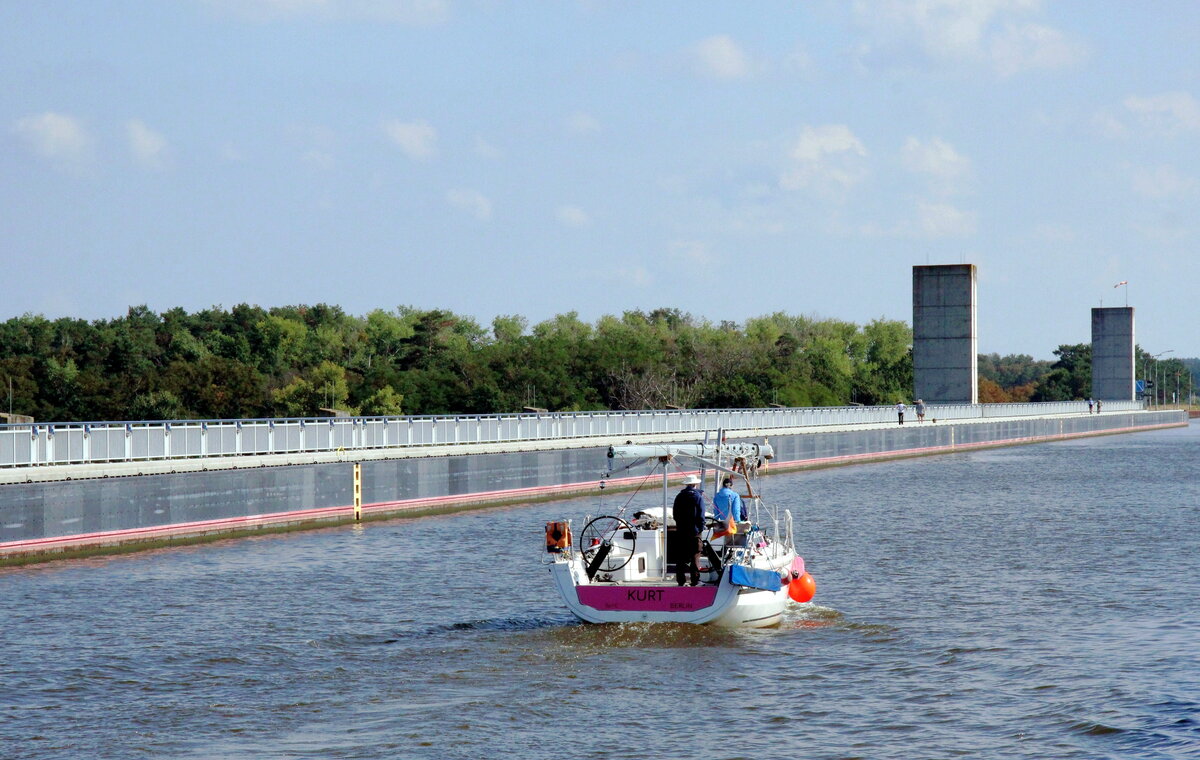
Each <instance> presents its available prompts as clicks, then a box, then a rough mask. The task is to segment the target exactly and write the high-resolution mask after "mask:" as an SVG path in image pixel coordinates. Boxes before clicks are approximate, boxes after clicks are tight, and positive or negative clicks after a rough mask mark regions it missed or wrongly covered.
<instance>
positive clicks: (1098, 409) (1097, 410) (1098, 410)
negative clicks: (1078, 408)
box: [1096, 399, 1100, 414]
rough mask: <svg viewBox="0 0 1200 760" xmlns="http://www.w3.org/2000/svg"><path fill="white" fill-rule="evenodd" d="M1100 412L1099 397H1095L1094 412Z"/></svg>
mask: <svg viewBox="0 0 1200 760" xmlns="http://www.w3.org/2000/svg"><path fill="white" fill-rule="evenodd" d="M1099 413H1100V399H1096V414H1099Z"/></svg>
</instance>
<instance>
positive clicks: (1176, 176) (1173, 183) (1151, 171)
mask: <svg viewBox="0 0 1200 760" xmlns="http://www.w3.org/2000/svg"><path fill="white" fill-rule="evenodd" d="M1132 181H1133V191H1134V192H1135V193H1137V194H1138V195H1141V196H1144V197H1146V198H1170V197H1172V196H1176V195H1182V194H1183V193H1186V192H1187V191H1188V190H1191V189H1192V188H1193V187H1195V185H1196V182H1195V180H1193V179H1192V178H1191V177H1185V176H1183V175H1182V174H1180V173H1179V172H1178V171H1177V170H1176V169H1175V167H1173V166H1154V167H1144V166H1143V167H1138V168H1135V169H1134V170H1133V177H1132Z"/></svg>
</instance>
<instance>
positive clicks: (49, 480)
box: [0, 411, 1187, 561]
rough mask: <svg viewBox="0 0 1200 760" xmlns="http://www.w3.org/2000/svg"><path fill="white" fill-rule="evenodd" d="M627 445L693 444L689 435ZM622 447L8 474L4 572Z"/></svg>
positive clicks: (539, 472)
mask: <svg viewBox="0 0 1200 760" xmlns="http://www.w3.org/2000/svg"><path fill="white" fill-rule="evenodd" d="M1186 424H1187V416H1186V414H1185V413H1184V412H1182V411H1156V412H1151V411H1119V412H1105V413H1104V414H1097V415H1091V414H1059V415H1048V416H1042V417H1030V416H1026V417H1014V418H999V419H996V418H992V419H986V418H985V419H979V420H972V421H954V422H946V421H939V422H936V423H934V422H931V421H927V422H926V423H925V424H923V425H918V424H915V421H910V422H909V424H906V425H904V426H903V427H901V426H899V425H896V424H894V423H892V424H869V425H827V426H822V427H813V428H790V429H745V430H737V431H732V430H731V431H729V437H730V438H731V439H761V438H763V437H767V438H769V440H770V442H771V443H772V444H773V445H774V447H775V460H774V461H773V462H772V463H771V469H772V470H775V471H778V470H788V469H796V468H802V467H819V466H828V465H836V464H847V463H854V462H865V461H872V460H880V459H888V458H894V457H905V456H920V455H926V454H935V453H944V452H953V451H962V450H969V449H972V448H978V447H986V446H1002V445H1014V444H1020V443H1034V442H1044V441H1054V440H1062V439H1067V438H1073V437H1079V436H1091V435H1104V434H1112V433H1125V432H1136V431H1141V430H1152V429H1156V428H1162V427H1174V426H1180V425H1186ZM632 437H633V438H636V439H637V441H638V442H651V441H667V440H697V436H696V435H695V434H694V433H676V434H644V435H638V436H632ZM630 438H631V437H630V436H621V437H620V438H618V437H616V436H607V437H593V438H582V439H581V438H575V439H564V440H543V441H522V442H508V443H502V444H497V443H490V444H478V443H476V444H466V445H441V446H426V447H421V448H410V449H405V450H401V451H398V450H393V449H379V450H372V451H355V452H346V451H342V452H338V453H337V454H336V457H337V461H328V460H329V456H328V455H326V456H317V455H313V454H293V455H273V456H270V457H258V458H256V459H254V460H252V461H251V460H249V459H248V458H246V457H242V458H230V459H236V461H229V462H223V461H220V460H212V459H207V460H197V459H182V460H168V461H161V462H132V463H110V464H88V465H78V464H77V465H58V466H48V467H39V468H31V469H25V470H22V471H20V472H18V473H15V474H16V475H19V476H20V477H15V476H14V473H13V472H12V471H9V472H8V475H9V477H8V478H7V482H5V483H4V484H2V485H0V561H5V560H7V561H14V560H17V559H29V558H45V559H51V558H53V557H55V556H59V555H61V554H62V553H64V552H66V553H76V552H80V551H92V550H103V549H105V548H109V549H112V548H117V549H121V548H124V547H129V546H131V545H138V544H143V545H145V544H154V543H159V542H172V541H182V540H196V539H198V538H200V537H204V536H213V535H217V536H220V535H236V534H238V533H240V532H252V531H261V530H272V529H285V528H288V527H297V526H308V525H313V526H315V525H328V524H336V523H338V522H348V521H351V520H354V519H358V518H363V517H372V516H388V515H402V514H405V513H419V512H421V511H430V510H437V509H444V508H455V507H461V506H463V505H469V504H498V503H511V502H520V501H523V500H532V499H537V498H547V497H552V496H556V495H564V494H571V493H582V492H587V491H589V490H592V489H594V488H596V487H597V483H598V482H599V479H600V475H601V473H602V472H603V470H604V468H605V466H606V464H607V461H606V458H605V452H606V449H607V447H608V446H609V445H611V444H614V443H624V442H625V440H629V439H630ZM642 477H643V476H642V475H640V474H639V475H637V476H635V477H626V478H623V479H621V480H616V479H614V480H612V481H610V482H611V483H614V484H630V483H633V482H637V481H640V480H641V478H642Z"/></svg>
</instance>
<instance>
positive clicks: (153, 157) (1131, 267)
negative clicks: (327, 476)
mask: <svg viewBox="0 0 1200 760" xmlns="http://www.w3.org/2000/svg"><path fill="white" fill-rule="evenodd" d="M1198 145H1200V3H1194V2H1155V3H1149V4H1141V3H1130V2H1117V1H1115V0H1114V1H1112V2H1103V1H1097V2H1083V1H1082V0H1081V1H1079V2H1039V1H1038V0H913V1H901V0H879V1H878V2H865V1H864V2H835V1H833V0H830V1H829V2H824V1H822V0H814V1H813V2H754V3H744V2H728V3H716V2H695V1H690V2H618V1H616V0H613V1H611V2H607V1H605V0H587V1H584V0H579V1H576V2H567V1H564V2H549V1H546V2H521V3H518V2H503V1H502V0H476V1H468V0H172V1H170V2H167V1H163V2H152V1H151V0H143V1H142V2H120V1H118V0H112V1H106V2H89V3H80V2H77V1H76V0H72V1H70V2H60V1H58V0H38V1H37V2H33V1H32V0H29V1H21V0H8V1H7V2H3V3H0V246H3V248H2V249H0V250H2V257H3V258H2V261H3V272H4V275H3V277H2V279H3V281H4V288H3V294H2V295H0V319H5V318H8V317H11V316H15V315H19V314H23V313H26V312H34V313H41V314H44V315H46V316H47V317H52V318H53V317H59V316H77V317H84V318H88V319H93V318H98V317H112V316H117V315H120V314H123V313H124V312H125V310H126V308H127V307H128V306H129V305H131V304H140V303H146V304H148V305H149V306H150V307H151V308H154V309H156V310H165V309H168V308H171V307H173V306H183V307H184V308H186V309H188V310H196V309H200V308H205V307H208V306H212V305H222V306H225V307H229V306H232V305H234V304H236V303H240V302H249V303H256V304H260V305H263V306H273V305H283V304H294V303H315V302H318V301H324V302H328V303H336V304H340V305H341V306H342V307H343V308H345V309H346V310H347V311H348V312H350V313H354V314H365V313H366V312H367V311H369V310H371V309H375V308H384V309H391V308H395V307H396V306H399V305H402V304H404V305H412V306H416V307H420V308H446V309H451V310H453V311H456V312H459V313H462V314H467V315H470V316H473V317H475V318H476V319H478V320H479V321H480V322H481V323H483V324H485V325H486V324H488V323H489V322H490V321H491V319H492V318H493V317H494V316H495V315H497V314H521V315H524V316H525V317H527V318H528V319H529V320H530V321H531V323H536V322H538V321H541V320H543V319H547V318H549V317H551V316H553V315H555V314H558V313H562V312H566V311H572V310H574V311H577V312H579V314H580V316H581V317H582V318H584V319H588V320H593V319H595V318H596V317H598V316H600V315H602V314H616V313H620V312H622V311H624V310H627V309H652V308H655V307H659V306H670V307H678V308H681V309H684V310H685V311H688V312H691V313H692V314H695V315H697V316H701V317H704V318H707V319H710V320H713V321H718V320H724V319H729V320H735V321H742V320H744V319H746V318H747V317H752V316H758V315H761V314H766V313H770V312H774V311H786V312H789V313H792V314H808V315H814V316H818V317H826V318H837V319H845V320H849V321H854V322H859V323H863V322H866V321H869V320H871V319H874V318H878V317H883V318H888V319H899V320H904V321H906V322H908V321H911V317H912V313H911V312H912V295H911V267H912V265H914V264H942V263H962V262H969V263H974V264H977V265H978V267H979V293H978V296H979V302H978V303H979V347H980V350H981V351H983V352H999V353H1002V354H1007V353H1027V354H1032V355H1033V356H1035V357H1037V358H1051V352H1052V351H1053V349H1054V348H1055V347H1056V346H1058V345H1059V344H1060V343H1076V342H1087V341H1089V340H1090V312H1089V310H1090V309H1091V308H1092V307H1094V306H1099V305H1101V301H1103V304H1104V305H1107V306H1121V305H1124V304H1125V298H1126V295H1125V293H1124V290H1125V288H1120V289H1115V288H1114V287H1113V285H1114V284H1115V283H1117V282H1119V281H1122V280H1127V281H1129V285H1128V300H1129V304H1130V305H1132V306H1135V307H1136V308H1137V333H1138V342H1139V343H1141V344H1142V345H1143V346H1144V347H1145V348H1147V349H1149V350H1151V351H1152V352H1155V353H1157V352H1159V351H1164V350H1167V349H1170V350H1173V351H1174V352H1175V353H1176V355H1180V356H1198V355H1200V337H1198V335H1200V333H1198V331H1197V330H1196V329H1195V325H1196V324H1198V323H1200V306H1198V302H1197V299H1196V298H1195V297H1194V293H1195V291H1196V283H1197V282H1200V271H1198V270H1200V263H1198V262H1197V257H1196V256H1195V255H1194V252H1193V251H1194V248H1195V246H1196V242H1197V233H1198V232H1200V229H1198V227H1200V213H1198V212H1200V208H1198V200H1200V186H1198V184H1197V179H1198V178H1200V152H1198V150H1197V148H1198Z"/></svg>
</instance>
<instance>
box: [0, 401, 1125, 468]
mask: <svg viewBox="0 0 1200 760" xmlns="http://www.w3.org/2000/svg"><path fill="white" fill-rule="evenodd" d="M1103 408H1104V410H1105V411H1113V412H1117V411H1131V410H1137V409H1141V408H1142V404H1141V402H1140V401H1106V402H1104V407H1103ZM1087 412H1088V407H1087V403H1086V402H1083V401H1059V402H1046V403H1024V404H950V405H934V406H929V407H928V409H927V411H926V417H927V418H929V419H939V420H947V421H949V420H968V419H982V418H996V417H1028V416H1050V415H1062V414H1086V413H1087ZM908 418H909V420H912V421H915V419H916V413H915V410H914V409H913V408H912V407H909V409H908ZM895 422H896V410H895V408H894V407H891V406H845V407H805V408H780V409H777V408H767V409H667V410H656V411H629V412H548V413H547V412H543V413H531V414H499V415H459V416H421V417H320V418H304V419H260V420H199V421H170V422H157V421H156V422H148V421H140V422H70V423H39V424H33V425H28V424H25V425H0V467H34V466H41V465H55V464H100V463H104V462H130V461H139V460H151V459H186V458H196V457H225V456H254V455H265V454H292V453H303V452H316V451H338V450H355V449H381V448H393V447H406V446H435V445H454V444H468V443H470V444H478V443H508V442H518V441H537V440H555V439H569V438H595V437H607V436H615V437H620V436H635V435H646V434H676V433H697V434H701V435H702V434H703V433H704V432H705V431H710V430H716V429H718V428H723V429H725V430H730V431H738V430H771V429H786V428H806V427H824V426H830V425H870V424H881V423H895Z"/></svg>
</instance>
